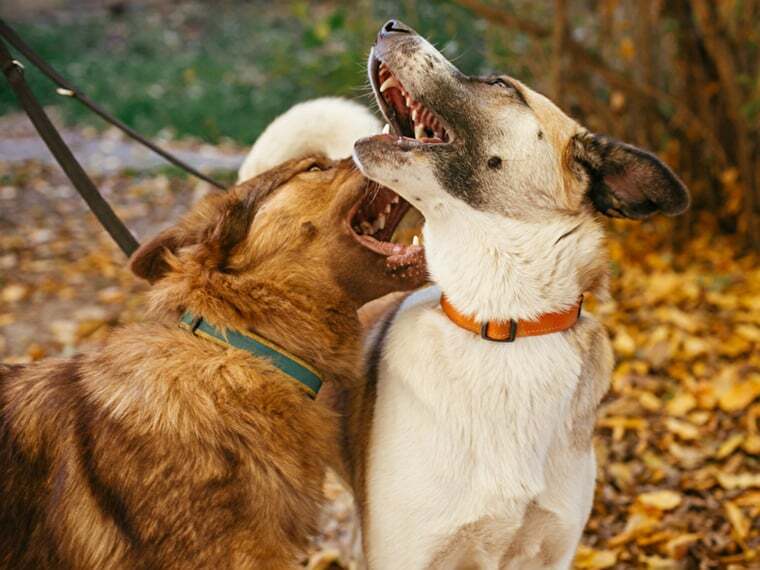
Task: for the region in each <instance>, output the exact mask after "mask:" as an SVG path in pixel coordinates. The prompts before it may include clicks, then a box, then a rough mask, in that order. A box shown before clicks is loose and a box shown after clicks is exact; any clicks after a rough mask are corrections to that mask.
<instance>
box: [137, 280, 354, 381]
mask: <svg viewBox="0 0 760 570" xmlns="http://www.w3.org/2000/svg"><path fill="white" fill-rule="evenodd" d="M173 277H176V276H173ZM150 295H151V309H152V311H153V312H155V313H159V314H167V313H169V314H171V315H172V318H174V317H175V316H177V315H179V314H182V313H183V312H185V311H190V312H191V313H193V314H194V315H197V316H202V317H203V318H204V319H206V320H207V321H208V322H209V323H211V324H213V325H214V326H215V327H217V328H220V329H223V328H230V329H235V330H239V331H250V332H254V333H256V334H257V335H259V336H261V337H264V338H265V339H267V340H268V341H270V342H272V343H273V344H275V345H277V346H279V347H281V348H283V349H284V350H286V351H287V352H289V353H290V354H292V355H294V356H297V357H298V358H300V359H301V360H303V361H305V362H306V363H308V364H309V365H310V366H311V367H313V368H315V369H316V370H318V371H319V372H320V373H321V374H322V375H323V376H324V377H325V379H326V380H328V381H329V380H331V379H336V378H346V377H350V376H351V375H352V374H354V373H355V371H356V370H357V366H358V363H359V350H358V339H359V338H360V334H361V332H360V326H359V321H358V319H357V317H356V309H357V307H356V306H355V304H354V303H353V302H352V301H351V300H350V299H348V298H347V297H346V296H345V294H343V293H342V292H341V291H340V290H338V289H337V287H332V286H330V284H326V283H324V282H317V280H316V279H315V277H314V276H309V275H298V272H297V271H294V272H291V273H290V274H289V275H288V276H287V277H286V278H284V279H283V278H282V276H280V279H275V278H274V276H268V275H266V274H265V273H264V272H257V274H256V276H254V277H251V278H250V279H247V280H245V281H242V282H241V281H240V280H237V281H236V287H235V288H230V289H227V288H226V287H224V283H223V282H221V283H217V282H214V280H212V279H209V280H207V281H206V282H205V283H200V282H198V279H197V278H195V277H194V276H193V277H191V276H189V275H188V276H186V278H185V279H176V278H175V279H172V278H168V279H164V280H162V281H161V282H159V283H157V284H156V286H155V287H154V289H153V291H152V292H151V294H150Z"/></svg>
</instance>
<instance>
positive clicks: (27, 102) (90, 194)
mask: <svg viewBox="0 0 760 570" xmlns="http://www.w3.org/2000/svg"><path fill="white" fill-rule="evenodd" d="M2 38H4V39H5V40H6V41H7V42H8V43H9V44H11V45H12V46H13V47H14V48H16V49H17V50H18V51H19V52H21V53H22V54H23V55H24V56H25V57H26V58H27V59H28V60H29V61H30V62H32V63H33V64H34V65H35V66H36V67H37V68H38V69H39V70H40V71H41V72H42V73H43V74H45V75H46V76H47V77H48V79H50V80H51V81H53V83H55V84H56V85H58V89H57V91H58V93H59V94H60V95H64V96H68V97H73V98H75V99H77V100H78V101H80V102H81V103H82V104H84V105H85V106H86V107H87V108H89V109H90V110H92V111H93V112H94V113H96V114H97V115H99V116H100V117H102V118H103V119H104V120H105V121H107V122H108V123H111V124H112V125H114V126H115V127H117V128H119V129H121V130H122V131H124V132H125V133H126V134H127V135H129V136H130V137H132V138H133V139H134V140H136V141H138V142H139V143H141V144H143V145H145V146H147V147H148V148H149V149H151V150H152V151H154V152H155V153H157V154H159V155H160V156H162V157H163V158H165V159H166V160H168V161H169V162H171V163H172V164H174V165H175V166H178V167H179V168H182V169H183V170H185V171H187V172H189V173H190V174H192V175H193V176H196V177H197V178H200V179H201V180H205V181H206V182H208V183H209V184H212V185H214V186H216V187H217V188H221V189H222V190H224V189H225V186H224V185H223V184H221V183H219V182H217V181H216V180H214V179H212V178H210V177H208V176H206V175H205V174H202V173H201V172H198V171H197V170H195V169H194V168H193V167H191V166H189V165H188V164H185V163H184V162H183V161H182V160H180V159H178V158H177V157H175V156H173V155H171V154H169V153H168V152H167V151H165V150H163V149H162V148H160V147H158V146H156V145H155V144H153V143H152V142H150V141H148V140H146V139H145V138H143V137H142V136H140V135H139V134H138V133H137V132H135V131H134V130H133V129H131V128H130V127H128V126H127V125H125V124H124V123H122V122H121V121H119V120H118V119H116V118H114V117H112V116H111V115H109V114H108V113H106V112H105V111H104V110H103V109H101V108H100V107H99V106H98V105H97V104H95V103H94V102H92V101H91V100H90V99H88V98H87V97H86V96H85V95H84V94H82V93H80V92H79V90H78V89H76V88H75V87H74V86H73V85H71V84H70V83H69V82H68V81H66V80H65V79H64V78H63V77H61V76H60V75H59V74H58V73H57V72H56V71H55V70H54V69H53V68H52V67H50V66H49V65H48V64H47V63H45V62H44V61H43V60H42V58H40V57H39V55H37V54H36V53H35V52H34V51H33V50H32V49H31V48H30V47H29V46H28V45H26V43H24V42H23V40H21V38H20V37H19V36H18V35H17V34H16V32H14V31H13V30H12V29H11V28H10V27H9V26H8V25H7V24H6V23H5V22H4V21H3V20H2V19H0V67H2V71H3V73H4V74H5V77H6V79H7V80H8V83H9V84H10V86H11V88H12V89H13V91H14V93H15V95H16V98H17V99H18V102H19V103H20V104H21V106H22V107H23V109H24V111H25V112H26V114H27V115H28V116H29V119H30V120H31V121H32V124H34V127H35V129H37V132H38V133H39V135H40V137H41V138H42V140H43V141H45V144H46V145H47V147H48V148H49V149H50V152H51V153H52V154H53V157H54V158H55V159H56V161H57V162H58V164H59V165H60V166H61V168H62V169H63V171H64V172H65V173H66V175H67V176H68V177H69V180H71V183H72V184H73V185H74V187H75V188H76V189H77V191H78V192H79V194H80V195H81V196H82V198H83V199H84V201H85V202H87V205H88V206H89V207H90V210H92V213H93V214H95V217H96V218H97V219H98V221H99V222H100V223H101V225H102V226H103V227H104V228H105V230H106V231H107V232H108V233H109V234H110V236H111V237H112V238H113V240H114V241H115V242H116V243H117V244H118V246H119V247H120V248H121V250H122V251H123V252H124V253H125V254H126V255H127V256H130V255H131V254H132V253H133V252H134V251H135V249H137V247H138V246H139V245H140V244H139V243H138V242H137V240H136V239H135V237H134V236H133V235H132V234H131V232H130V231H129V230H128V229H127V227H126V226H125V225H124V222H122V221H121V220H120V219H119V217H118V216H117V215H116V214H115V213H114V211H113V209H112V208H111V206H110V205H109V204H108V202H106V200H105V199H104V198H103V196H102V195H101V194H100V192H98V189H97V188H96V187H95V184H94V183H93V181H92V179H91V178H90V177H89V176H87V173H86V172H85V171H84V169H83V168H82V166H81V165H80V164H79V162H78V161H77V159H76V158H75V157H74V154H73V153H72V152H71V149H69V147H68V146H67V145H66V143H65V142H64V141H63V138H62V137H61V135H60V133H59V132H58V130H57V129H56V128H55V126H54V125H53V123H52V121H51V120H50V117H48V115H47V113H45V111H44V109H43V108H42V105H41V104H40V102H39V101H38V100H37V99H36V97H35V96H34V93H32V90H31V89H30V88H29V85H28V84H27V82H26V79H25V77H24V66H23V65H22V64H21V63H20V62H18V61H16V60H15V59H13V56H12V55H11V52H10V50H9V49H8V47H7V46H6V45H5V42H4V41H3V39H2Z"/></svg>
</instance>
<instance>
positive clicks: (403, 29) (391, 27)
mask: <svg viewBox="0 0 760 570" xmlns="http://www.w3.org/2000/svg"><path fill="white" fill-rule="evenodd" d="M413 33H414V30H413V29H412V28H410V27H409V26H407V25H406V24H405V23H404V22H401V21H400V20H388V21H387V22H385V24H383V27H382V28H380V33H379V34H377V38H378V39H383V38H388V37H390V36H393V35H395V34H413Z"/></svg>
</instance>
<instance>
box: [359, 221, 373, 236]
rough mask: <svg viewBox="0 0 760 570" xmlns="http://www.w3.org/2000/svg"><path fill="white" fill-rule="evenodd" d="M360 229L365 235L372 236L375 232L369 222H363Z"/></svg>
mask: <svg viewBox="0 0 760 570" xmlns="http://www.w3.org/2000/svg"><path fill="white" fill-rule="evenodd" d="M359 227H360V228H361V229H362V233H363V234H371V233H372V232H373V229H372V225H371V224H370V223H369V222H366V221H364V222H362V223H361V224H359Z"/></svg>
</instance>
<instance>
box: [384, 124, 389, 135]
mask: <svg viewBox="0 0 760 570" xmlns="http://www.w3.org/2000/svg"><path fill="white" fill-rule="evenodd" d="M390 132H391V126H390V125H389V124H388V123H385V126H384V127H383V134H384V135H387V134H388V133H390Z"/></svg>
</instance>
